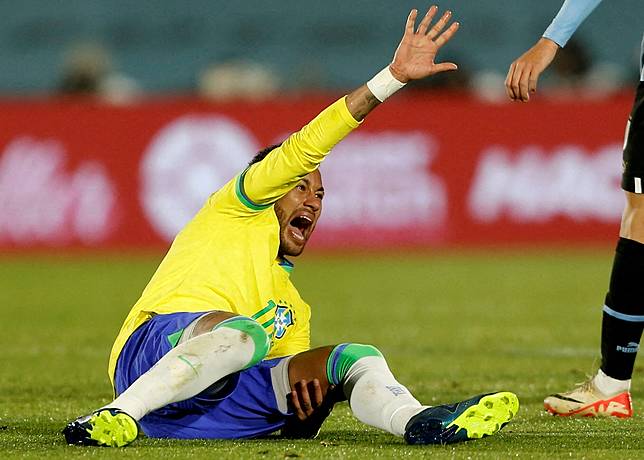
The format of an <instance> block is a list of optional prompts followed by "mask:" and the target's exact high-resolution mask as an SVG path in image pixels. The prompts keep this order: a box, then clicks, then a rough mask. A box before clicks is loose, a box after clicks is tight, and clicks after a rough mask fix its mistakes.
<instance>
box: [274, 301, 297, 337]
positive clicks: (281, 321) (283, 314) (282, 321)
mask: <svg viewBox="0 0 644 460" xmlns="http://www.w3.org/2000/svg"><path fill="white" fill-rule="evenodd" d="M273 324H274V327H275V329H274V334H275V338H276V339H281V338H282V337H284V334H286V329H287V328H288V327H289V326H292V325H293V324H294V321H293V312H292V311H291V309H290V308H288V307H283V306H281V305H278V306H277V308H276V309H275V323H273Z"/></svg>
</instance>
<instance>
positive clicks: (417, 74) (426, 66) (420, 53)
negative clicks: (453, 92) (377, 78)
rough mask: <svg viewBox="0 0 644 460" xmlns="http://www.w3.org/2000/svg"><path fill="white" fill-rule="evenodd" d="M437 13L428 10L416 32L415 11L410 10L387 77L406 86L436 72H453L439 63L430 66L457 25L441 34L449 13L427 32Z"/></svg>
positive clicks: (434, 8)
mask: <svg viewBox="0 0 644 460" xmlns="http://www.w3.org/2000/svg"><path fill="white" fill-rule="evenodd" d="M437 11H438V7H437V6H436V5H433V6H432V7H430V8H429V11H427V14H426V15H425V17H424V18H423V20H422V21H420V24H419V25H418V29H416V30H414V28H415V26H416V17H417V16H418V10H416V9H413V10H411V12H410V13H409V17H408V18H407V24H406V26H405V34H404V35H403V38H402V40H401V42H400V44H399V45H398V49H396V53H395V54H394V59H393V61H392V63H391V65H390V66H389V69H390V70H391V73H392V74H393V76H394V77H395V78H396V79H397V80H398V81H400V82H402V83H406V82H408V81H410V80H418V79H420V78H425V77H428V76H430V75H433V74H436V73H439V72H445V71H448V70H456V69H457V67H456V64H454V63H453V62H441V63H438V64H437V63H435V62H434V58H435V57H436V53H438V50H439V49H440V48H441V46H443V45H444V44H445V43H447V42H448V41H449V39H450V38H452V36H453V35H454V34H455V33H456V31H457V30H458V27H459V23H458V22H453V23H452V24H451V25H450V26H449V27H448V28H447V29H446V30H444V31H443V29H445V26H446V25H447V23H448V22H449V20H450V18H451V16H452V13H451V11H446V12H445V13H443V16H441V18H440V19H439V20H438V21H436V23H435V24H434V25H433V26H432V27H431V28H430V27H429V26H430V24H431V22H432V19H434V16H435V15H436V12H437Z"/></svg>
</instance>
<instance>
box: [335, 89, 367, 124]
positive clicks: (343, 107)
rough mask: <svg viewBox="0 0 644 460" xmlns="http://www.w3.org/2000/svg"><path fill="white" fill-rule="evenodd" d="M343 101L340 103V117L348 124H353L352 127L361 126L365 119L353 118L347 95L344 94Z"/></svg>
mask: <svg viewBox="0 0 644 460" xmlns="http://www.w3.org/2000/svg"><path fill="white" fill-rule="evenodd" d="M341 101H342V103H341V104H338V106H339V110H338V113H339V114H340V117H341V118H342V119H343V120H344V122H345V123H346V124H347V125H349V126H351V127H352V128H357V127H358V126H360V125H361V124H362V122H363V121H364V120H361V121H358V120H356V119H355V118H353V115H351V112H349V107H348V106H347V96H344V97H343V98H342V99H341ZM338 102H340V101H338Z"/></svg>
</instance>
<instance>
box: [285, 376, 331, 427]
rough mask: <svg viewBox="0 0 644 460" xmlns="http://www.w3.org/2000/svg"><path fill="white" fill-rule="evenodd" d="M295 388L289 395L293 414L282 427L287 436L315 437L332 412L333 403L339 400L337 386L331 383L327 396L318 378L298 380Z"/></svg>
mask: <svg viewBox="0 0 644 460" xmlns="http://www.w3.org/2000/svg"><path fill="white" fill-rule="evenodd" d="M294 387H295V389H294V390H293V391H291V393H290V394H289V395H288V404H289V408H290V410H291V411H292V412H293V416H292V417H291V418H290V419H288V420H287V422H286V425H285V426H284V428H282V436H284V437H286V438H314V437H315V436H317V434H318V432H319V431H320V427H321V426H322V423H324V420H325V419H326V418H327V417H328V416H329V414H331V411H332V410H333V405H334V404H335V403H336V402H337V401H338V398H337V395H336V394H335V390H336V387H335V386H334V385H330V386H329V389H328V391H327V394H326V398H325V397H324V396H323V395H322V388H321V386H320V382H319V381H318V380H317V379H313V380H312V381H311V382H307V381H306V380H302V381H300V382H296V383H295V385H294Z"/></svg>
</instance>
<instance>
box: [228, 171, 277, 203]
mask: <svg viewBox="0 0 644 460" xmlns="http://www.w3.org/2000/svg"><path fill="white" fill-rule="evenodd" d="M249 168H250V166H249V167H248V168H246V169H244V171H242V173H241V174H240V175H239V176H237V181H236V182H235V193H236V194H237V198H238V199H239V201H241V202H242V204H243V205H244V206H246V207H247V208H249V209H252V210H253V211H263V210H264V209H268V208H270V207H271V206H273V203H268V204H257V203H254V202H253V200H251V199H250V198H248V195H246V191H245V190H244V177H246V173H247V172H248V169H249Z"/></svg>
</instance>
